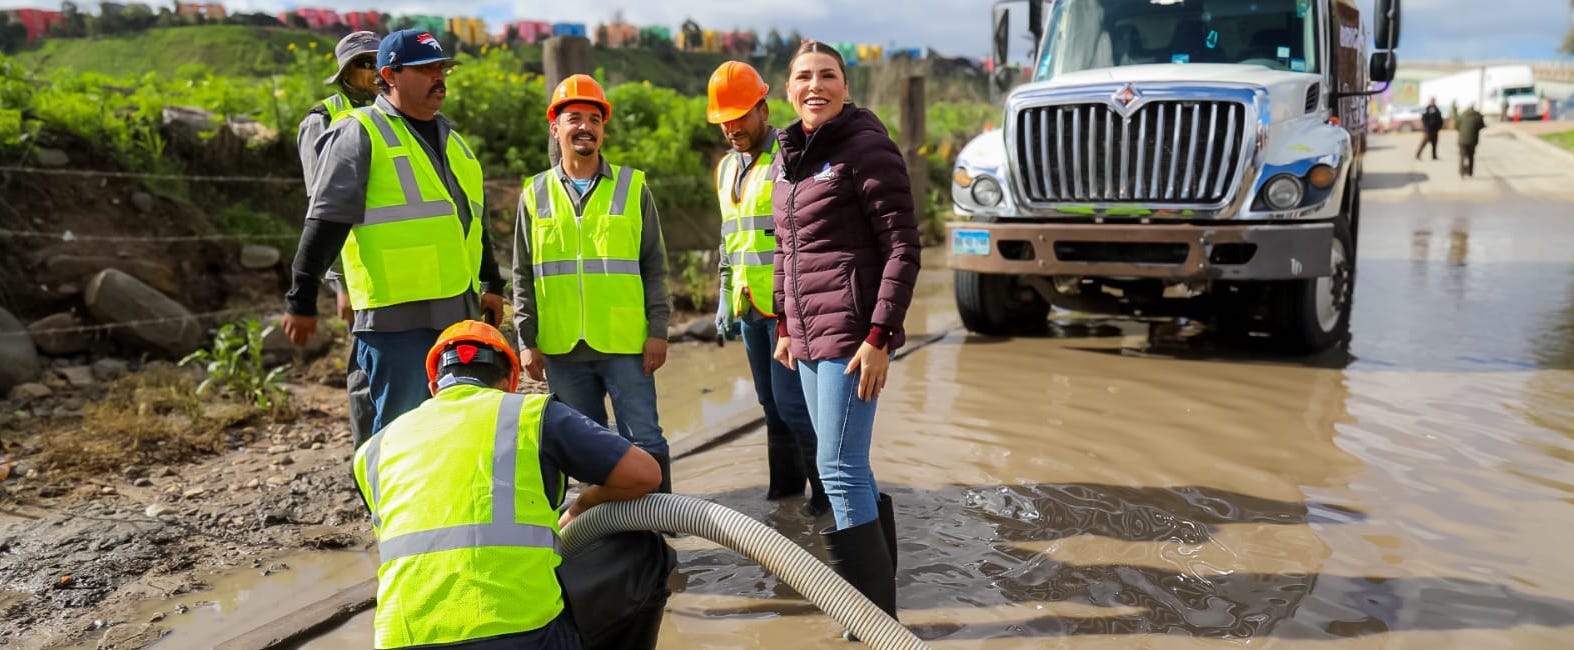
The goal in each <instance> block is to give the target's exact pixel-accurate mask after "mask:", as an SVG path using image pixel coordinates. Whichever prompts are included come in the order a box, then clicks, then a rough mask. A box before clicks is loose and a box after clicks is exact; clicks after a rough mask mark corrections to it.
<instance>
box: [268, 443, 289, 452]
mask: <svg viewBox="0 0 1574 650" xmlns="http://www.w3.org/2000/svg"><path fill="white" fill-rule="evenodd" d="M289 451H290V446H289V445H274V446H272V447H269V448H268V453H270V454H283V453H288V452H289Z"/></svg>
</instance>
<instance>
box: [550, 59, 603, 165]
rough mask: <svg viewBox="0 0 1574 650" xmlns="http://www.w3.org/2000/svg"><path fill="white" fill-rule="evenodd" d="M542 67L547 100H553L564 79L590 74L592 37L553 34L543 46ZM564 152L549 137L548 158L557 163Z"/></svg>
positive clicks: (592, 69)
mask: <svg viewBox="0 0 1574 650" xmlns="http://www.w3.org/2000/svg"><path fill="white" fill-rule="evenodd" d="M541 69H542V71H543V72H545V73H546V83H547V101H548V102H550V101H552V89H553V88H557V85H558V84H559V83H561V82H562V81H563V80H564V79H567V78H569V77H571V76H573V75H576V74H590V73H592V72H594V70H595V69H594V68H592V67H590V39H588V38H585V37H583V36H553V37H552V38H549V39H547V40H546V42H545V43H544V44H543V45H542V46H541ZM562 157H563V153H562V152H561V151H559V150H558V144H557V140H556V139H554V138H551V137H548V138H547V159H548V160H550V161H551V162H552V164H553V165H557V161H558V159H560V158H562Z"/></svg>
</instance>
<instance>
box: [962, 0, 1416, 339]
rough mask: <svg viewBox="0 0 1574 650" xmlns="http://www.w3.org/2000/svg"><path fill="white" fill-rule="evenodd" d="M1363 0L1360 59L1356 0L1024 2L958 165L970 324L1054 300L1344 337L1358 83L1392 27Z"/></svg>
mask: <svg viewBox="0 0 1574 650" xmlns="http://www.w3.org/2000/svg"><path fill="white" fill-rule="evenodd" d="M1378 5H1379V6H1378V12H1379V14H1380V18H1379V31H1380V32H1381V33H1380V35H1379V36H1380V38H1379V40H1380V42H1382V43H1384V45H1385V47H1384V48H1383V49H1384V51H1380V52H1377V53H1375V54H1373V55H1372V57H1371V59H1370V60H1368V57H1367V46H1366V43H1367V30H1366V29H1365V28H1364V27H1363V26H1362V24H1361V20H1360V12H1359V10H1358V9H1357V7H1356V4H1355V3H1354V2H1353V1H1352V0H1054V1H1053V2H1051V3H1049V4H1048V15H1047V16H1046V17H1045V18H1044V19H1043V20H1042V22H1040V21H1038V20H1037V16H1036V15H1035V14H1037V13H1038V12H1037V11H1030V12H1029V15H1030V16H1032V18H1030V21H1029V22H1030V25H1029V27H1030V29H1031V30H1033V31H1035V36H1036V37H1037V43H1038V45H1037V47H1036V48H1035V50H1034V52H1033V55H1032V57H1031V61H1032V81H1031V82H1030V83H1027V84H1025V85H1022V86H1019V87H1017V88H1015V89H1014V90H1012V91H1011V92H1010V94H1009V95H1008V96H1007V97H1006V98H1005V101H1004V115H1003V117H1002V120H1001V124H1002V125H1003V126H1002V128H1000V129H998V130H993V131H989V132H986V133H984V134H983V135H980V136H979V137H977V138H975V139H974V140H973V141H972V142H970V143H969V144H968V145H967V146H966V147H965V148H964V149H963V151H962V153H961V154H960V156H959V158H958V162H957V166H956V169H955V170H954V173H953V177H952V188H951V190H952V199H953V207H954V209H955V211H956V213H957V214H958V215H959V216H962V217H964V218H965V219H966V221H963V222H952V223H951V224H950V225H949V226H948V242H949V247H950V251H949V253H950V254H949V256H948V259H949V263H950V265H951V266H952V268H953V269H955V271H956V292H957V296H956V298H957V306H958V310H959V312H960V313H961V316H962V320H963V323H964V325H965V326H966V327H968V329H970V330H972V331H975V332H979V333H984V334H996V335H998V334H1010V333H1015V332H1020V331H1024V330H1030V329H1038V328H1042V327H1043V326H1044V324H1045V322H1046V321H1045V319H1046V317H1047V314H1048V311H1049V308H1050V306H1051V305H1054V306H1059V307H1062V308H1066V309H1073V310H1077V311H1082V312H1088V313H1094V314H1109V315H1135V316H1187V317H1191V318H1198V319H1205V320H1207V321H1208V322H1210V323H1211V324H1213V325H1214V326H1215V327H1218V328H1219V329H1221V330H1225V331H1233V332H1238V333H1252V334H1255V333H1258V332H1263V333H1266V334H1268V335H1271V336H1273V337H1274V338H1275V339H1276V340H1280V341H1283V342H1284V343H1285V345H1286V346H1287V347H1291V348H1295V349H1298V350H1304V351H1315V350H1320V349H1324V348H1327V347H1330V346H1332V345H1335V344H1336V343H1338V342H1339V341H1341V340H1342V339H1344V338H1345V335H1346V333H1347V331H1348V327H1349V307H1350V302H1351V294H1352V287H1353V281H1354V273H1355V244H1356V239H1357V237H1356V234H1357V232H1358V228H1359V219H1360V198H1359V192H1360V189H1359V185H1358V180H1359V178H1360V175H1361V160H1362V155H1363V154H1364V152H1365V148H1366V131H1367V123H1366V121H1367V114H1366V110H1367V105H1368V101H1367V97H1368V96H1369V95H1370V94H1371V92H1370V90H1369V83H1370V81H1371V80H1372V79H1377V80H1379V81H1387V80H1389V79H1391V78H1392V75H1393V69H1394V65H1395V62H1394V57H1393V54H1392V52H1391V51H1388V50H1392V48H1393V47H1394V46H1396V45H1397V42H1398V30H1397V27H1398V6H1397V0H1380V1H1379V3H1378ZM1030 9H1035V7H1032V6H1030ZM1005 13H1006V12H1005V11H998V12H997V28H996V40H997V45H996V51H997V58H1000V59H1003V58H1004V47H1003V43H1002V42H1001V41H1002V39H1003V38H1004V37H1005V33H1006V30H1005V29H1004V28H1003V27H1002V26H1001V25H1002V23H1003V20H1002V19H1001V14H1005ZM999 67H1000V66H998V65H997V68H999Z"/></svg>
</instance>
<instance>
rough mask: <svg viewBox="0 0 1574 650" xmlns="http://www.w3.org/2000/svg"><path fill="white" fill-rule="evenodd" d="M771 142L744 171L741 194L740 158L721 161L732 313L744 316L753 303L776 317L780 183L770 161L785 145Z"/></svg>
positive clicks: (724, 244) (720, 196)
mask: <svg viewBox="0 0 1574 650" xmlns="http://www.w3.org/2000/svg"><path fill="white" fill-rule="evenodd" d="M770 142H771V145H770V147H768V148H766V150H765V151H764V152H762V153H761V154H760V155H759V157H757V158H756V159H755V160H754V163H753V164H752V165H750V166H749V168H748V169H747V170H745V172H744V173H745V174H747V176H746V177H745V178H744V180H743V187H742V191H741V192H735V191H734V190H735V188H737V184H736V181H737V174H738V163H739V162H741V159H740V157H739V156H738V155H736V154H730V155H728V156H726V157H724V158H722V159H721V162H720V163H717V165H716V199H717V201H719V202H720V204H721V243H722V247H723V250H724V252H725V254H726V255H727V264H728V266H729V267H730V269H731V286H732V298H731V300H732V307H731V309H732V315H733V316H742V315H743V312H744V310H745V309H747V308H748V306H749V305H750V304H752V305H754V308H755V309H756V310H758V311H759V312H760V313H761V314H764V315H766V316H768V317H772V318H774V317H775V316H776V314H775V310H774V309H772V302H773V301H774V299H775V294H774V289H773V283H774V282H775V279H776V275H775V272H774V269H773V265H772V256H774V255H775V253H776V236H775V234H774V233H775V228H776V226H775V224H774V223H773V222H772V220H771V186H772V185H774V184H775V183H774V182H773V181H774V179H773V178H772V176H771V163H772V161H773V160H774V159H775V157H776V150H777V148H778V147H780V146H781V145H780V143H778V142H776V139H775V138H772V139H771V141H770Z"/></svg>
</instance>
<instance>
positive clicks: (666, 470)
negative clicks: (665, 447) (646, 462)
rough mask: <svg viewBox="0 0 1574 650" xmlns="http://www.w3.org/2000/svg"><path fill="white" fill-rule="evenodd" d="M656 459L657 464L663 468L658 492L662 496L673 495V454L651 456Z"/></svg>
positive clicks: (657, 488)
mask: <svg viewBox="0 0 1574 650" xmlns="http://www.w3.org/2000/svg"><path fill="white" fill-rule="evenodd" d="M651 456H654V457H655V458H656V464H657V465H660V466H661V485H659V486H657V487H656V491H657V492H660V493H662V494H672V454H670V453H668V454H651Z"/></svg>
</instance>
